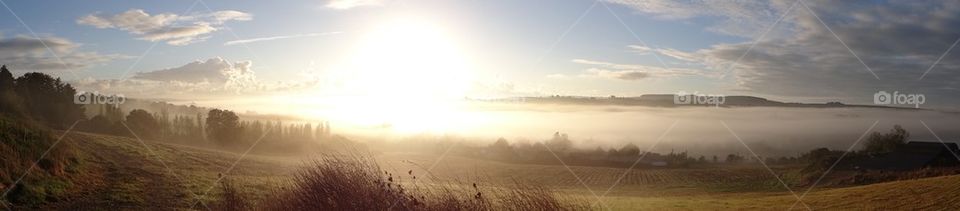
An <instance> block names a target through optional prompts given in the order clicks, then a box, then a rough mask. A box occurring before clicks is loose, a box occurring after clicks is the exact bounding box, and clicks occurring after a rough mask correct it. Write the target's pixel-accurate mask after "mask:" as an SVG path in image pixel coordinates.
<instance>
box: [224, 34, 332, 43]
mask: <svg viewBox="0 0 960 211" xmlns="http://www.w3.org/2000/svg"><path fill="white" fill-rule="evenodd" d="M340 33H343V32H323V33H309V34H294V35H282V36H272V37H258V38H251V39H244V40H233V41H229V42H226V43H223V45H226V46H230V45H236V44H246V43H253V42H261V41H271V40H281V39H291V38H301V37H317V36H327V35H334V34H340Z"/></svg>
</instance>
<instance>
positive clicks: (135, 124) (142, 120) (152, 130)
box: [126, 109, 160, 139]
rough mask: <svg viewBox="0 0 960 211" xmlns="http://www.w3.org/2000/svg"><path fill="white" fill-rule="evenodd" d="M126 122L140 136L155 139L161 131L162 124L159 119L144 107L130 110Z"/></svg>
mask: <svg viewBox="0 0 960 211" xmlns="http://www.w3.org/2000/svg"><path fill="white" fill-rule="evenodd" d="M126 123H127V126H128V127H130V130H133V132H134V133H136V135H137V136H139V137H140V138H144V139H154V138H157V135H159V133H160V124H159V123H158V122H157V119H156V118H154V117H153V115H151V114H150V113H149V112H147V111H145V110H142V109H134V110H133V111H130V114H129V115H127V121H126Z"/></svg>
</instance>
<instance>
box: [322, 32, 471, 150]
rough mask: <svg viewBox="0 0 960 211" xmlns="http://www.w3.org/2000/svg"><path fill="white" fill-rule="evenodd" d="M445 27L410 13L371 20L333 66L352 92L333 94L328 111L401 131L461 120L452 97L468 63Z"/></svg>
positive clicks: (467, 74) (461, 86)
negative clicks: (341, 62)
mask: <svg viewBox="0 0 960 211" xmlns="http://www.w3.org/2000/svg"><path fill="white" fill-rule="evenodd" d="M447 29H448V28H444V27H442V26H440V25H439V24H437V23H435V22H430V21H425V20H423V19H419V18H413V17H401V18H394V19H391V20H389V21H385V22H383V23H379V24H377V25H375V27H373V28H372V30H370V31H369V32H367V33H366V34H364V35H363V37H362V38H361V39H360V40H359V42H358V43H357V44H356V47H355V48H353V49H354V51H353V52H352V53H351V54H349V57H347V59H345V61H344V62H345V63H346V64H345V65H344V66H342V67H340V68H338V70H339V71H342V72H341V75H344V76H345V77H344V78H345V81H344V87H342V88H343V90H345V92H346V93H344V94H346V95H348V96H351V97H343V98H338V99H339V100H338V102H335V103H336V105H334V107H335V108H334V109H333V110H335V111H336V112H335V114H332V115H336V116H341V115H348V116H349V117H344V119H349V121H351V122H354V123H358V124H368V125H369V124H376V125H386V126H389V127H390V128H391V129H393V130H398V131H406V132H422V131H438V130H443V129H444V128H447V127H444V125H446V126H450V125H452V124H451V123H452V122H455V121H463V118H459V116H460V112H458V111H457V109H456V106H455V105H453V104H454V102H451V101H456V100H460V99H462V98H463V97H464V96H465V93H466V91H467V89H468V88H469V85H470V78H471V74H472V70H471V66H472V65H470V64H469V62H468V59H467V58H468V57H467V56H466V54H465V53H464V52H462V51H461V49H459V46H458V44H459V43H458V42H457V41H456V39H455V37H454V36H452V35H451V32H450V31H447Z"/></svg>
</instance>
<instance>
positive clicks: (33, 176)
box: [0, 116, 80, 205]
mask: <svg viewBox="0 0 960 211" xmlns="http://www.w3.org/2000/svg"><path fill="white" fill-rule="evenodd" d="M57 140H58V137H54V136H53V135H51V134H48V133H47V132H46V131H45V130H44V129H42V128H40V127H37V126H34V125H33V124H27V123H23V122H22V121H20V122H18V121H11V120H9V119H7V118H3V117H2V116H0V160H2V161H3V162H0V190H3V191H4V192H3V194H4V197H3V200H0V203H13V204H18V205H38V204H43V203H47V202H53V201H57V200H59V199H60V198H61V195H63V193H64V191H65V190H66V189H67V188H69V187H70V186H71V185H72V184H71V182H70V181H71V179H70V178H72V177H73V176H72V175H78V173H80V171H79V168H80V161H79V160H78V158H77V155H76V154H75V153H74V151H72V150H71V147H70V144H68V143H56V142H57ZM55 143H56V144H57V145H56V146H54V144H55ZM28 171H29V173H28Z"/></svg>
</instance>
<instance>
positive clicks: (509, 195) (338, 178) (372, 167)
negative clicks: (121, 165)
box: [217, 153, 589, 210]
mask: <svg viewBox="0 0 960 211" xmlns="http://www.w3.org/2000/svg"><path fill="white" fill-rule="evenodd" d="M310 164H311V165H309V166H308V167H305V168H304V169H301V170H300V171H299V173H297V174H296V175H294V176H293V178H292V180H291V181H290V184H289V187H288V188H285V189H280V190H274V192H275V193H274V194H272V196H271V197H269V198H267V199H264V200H262V201H261V203H260V204H258V205H259V206H258V207H257V209H262V210H587V209H588V208H589V206H587V205H585V203H582V201H580V200H577V199H573V198H564V197H562V196H560V195H558V194H556V193H554V192H553V191H551V190H549V189H546V188H544V187H540V186H536V185H529V184H523V183H520V182H516V183H515V184H516V185H515V186H514V187H505V188H484V187H481V186H477V185H476V183H474V184H473V185H472V186H471V185H465V184H461V185H445V184H450V183H443V182H434V183H430V184H418V183H417V180H418V179H419V180H424V179H425V178H416V177H415V176H416V175H414V174H413V171H409V172H407V175H406V177H407V178H409V179H410V180H411V182H408V183H401V182H400V180H401V175H394V174H391V173H389V172H386V171H383V170H382V169H381V168H380V166H379V165H378V164H377V163H376V162H375V161H374V160H373V159H372V158H371V157H370V156H367V155H363V154H360V153H345V154H328V155H325V156H322V157H320V158H319V159H318V160H316V161H313V162H312V163H310ZM434 179H436V178H434ZM232 197H233V196H225V197H222V198H221V199H220V200H221V202H217V203H218V204H224V203H228V202H226V201H230V200H235V199H233V198H232Z"/></svg>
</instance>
